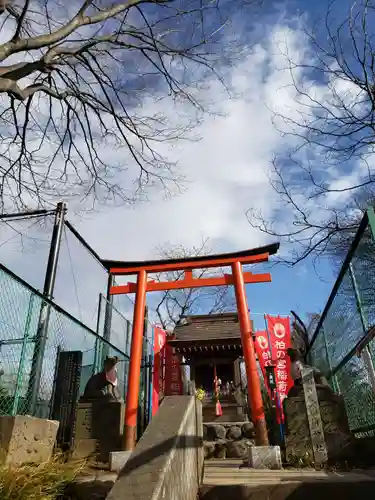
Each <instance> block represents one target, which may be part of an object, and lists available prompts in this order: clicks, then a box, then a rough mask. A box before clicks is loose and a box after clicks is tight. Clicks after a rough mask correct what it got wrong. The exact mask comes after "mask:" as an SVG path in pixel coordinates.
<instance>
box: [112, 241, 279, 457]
mask: <svg viewBox="0 0 375 500" xmlns="http://www.w3.org/2000/svg"><path fill="white" fill-rule="evenodd" d="M278 248H279V245H278V244H274V245H268V246H267V247H263V248H259V249H253V250H246V251H244V252H237V253H232V254H221V255H212V256H205V257H192V258H187V259H183V260H167V261H149V262H115V261H102V262H103V264H104V266H105V267H107V268H108V270H109V272H110V273H111V274H113V275H136V276H137V283H128V284H126V285H117V286H113V287H112V288H111V291H110V293H111V294H127V293H135V294H136V297H135V307H134V318H133V335H132V344H131V351H130V364H129V374H128V388H127V396H126V409H125V429H124V448H125V450H132V449H133V448H134V447H135V444H136V438H137V436H136V430H137V411H138V400H139V385H140V374H141V361H142V342H143V329H144V323H143V322H144V313H145V305H146V292H152V291H159V292H161V291H165V290H177V289H183V288H203V287H209V286H227V285H234V287H235V293H236V300H237V309H238V317H239V323H240V328H241V341H242V348H243V353H244V358H245V365H246V376H247V388H248V401H249V404H250V409H251V417H252V420H253V422H254V425H255V430H256V444H257V445H258V446H265V445H267V444H268V433H267V426H266V420H265V415H264V408H263V401H262V393H261V386H260V379H259V373H258V370H257V362H256V355H255V348H254V342H253V337H252V332H251V326H250V325H251V323H250V318H249V311H248V306H247V300H246V290H245V283H265V282H269V281H271V275H270V274H269V273H263V274H253V273H251V272H245V273H244V272H243V270H242V265H243V264H246V265H248V264H256V263H259V262H266V261H267V260H268V257H269V256H270V255H273V254H275V253H276V252H277V250H278ZM229 266H230V267H231V268H232V274H224V275H222V276H214V277H209V278H194V276H193V272H192V271H193V270H194V269H206V268H218V267H221V268H222V267H229ZM168 271H183V272H184V277H183V278H182V279H179V280H177V281H167V282H155V281H148V280H147V276H148V274H155V273H160V272H168Z"/></svg>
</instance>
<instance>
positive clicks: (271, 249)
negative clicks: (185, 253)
mask: <svg viewBox="0 0 375 500" xmlns="http://www.w3.org/2000/svg"><path fill="white" fill-rule="evenodd" d="M279 246H280V244H279V243H272V244H270V245H266V246H263V247H258V248H252V249H248V250H242V251H240V252H231V253H222V254H216V255H205V256H197V257H187V258H183V259H181V258H178V259H163V260H144V261H117V260H106V259H101V263H102V265H103V266H104V267H105V268H106V269H108V270H109V269H111V268H123V269H131V270H137V269H142V268H144V267H148V268H152V267H158V268H159V267H160V266H164V265H171V264H179V263H180V262H184V263H191V264H193V263H194V262H197V263H199V262H200V261H202V260H204V261H205V262H209V261H218V260H226V259H238V260H241V259H242V258H245V257H251V256H254V257H255V256H257V255H262V254H267V253H268V254H269V255H275V254H276V253H277V251H278V250H279ZM150 272H151V271H150Z"/></svg>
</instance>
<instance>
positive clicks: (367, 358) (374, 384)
mask: <svg viewBox="0 0 375 500" xmlns="http://www.w3.org/2000/svg"><path fill="white" fill-rule="evenodd" d="M349 273H350V277H351V279H352V283H353V288H354V294H355V300H356V303H357V309H358V312H359V315H360V317H361V323H362V327H363V331H364V333H365V335H366V333H367V330H368V324H367V320H366V318H365V315H364V314H363V308H362V303H361V297H360V295H359V291H358V285H357V280H356V278H355V275H354V272H353V266H352V263H350V264H349ZM361 356H362V359H363V362H364V364H365V366H366V369H367V372H368V376H369V379H370V384H371V388H372V390H373V393H374V394H375V369H374V363H373V361H372V357H371V353H370V351H369V348H368V345H366V346H365V347H364V348H363V349H362V351H361Z"/></svg>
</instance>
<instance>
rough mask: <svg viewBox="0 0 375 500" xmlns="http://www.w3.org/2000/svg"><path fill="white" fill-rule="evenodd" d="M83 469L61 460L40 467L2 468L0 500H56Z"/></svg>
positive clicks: (4, 466)
mask: <svg viewBox="0 0 375 500" xmlns="http://www.w3.org/2000/svg"><path fill="white" fill-rule="evenodd" d="M83 467H84V464H83V463H82V462H80V463H77V462H68V463H64V461H63V460H62V458H61V457H60V456H56V457H54V458H53V459H51V460H50V461H49V462H46V463H42V464H38V465H24V466H21V467H14V466H6V465H1V464H0V499H1V500H56V499H58V498H60V497H61V495H62V493H63V491H64V489H65V487H66V485H67V484H69V483H70V482H72V481H73V480H74V479H75V477H76V476H77V474H78V473H80V472H81V471H82V469H83Z"/></svg>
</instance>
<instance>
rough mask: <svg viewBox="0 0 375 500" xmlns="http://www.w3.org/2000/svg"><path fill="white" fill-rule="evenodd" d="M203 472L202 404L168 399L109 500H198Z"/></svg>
mask: <svg viewBox="0 0 375 500" xmlns="http://www.w3.org/2000/svg"><path fill="white" fill-rule="evenodd" d="M202 471H203V425H202V407H201V403H199V402H198V401H197V400H196V398H195V397H192V396H168V397H166V398H164V401H163V403H162V404H161V407H160V409H159V411H158V413H157V414H156V415H155V417H154V418H153V419H152V421H151V423H150V424H149V426H148V427H147V429H146V432H145V433H144V434H143V436H142V438H141V439H140V441H139V443H138V444H137V446H136V448H135V450H134V452H133V453H132V455H131V457H130V459H129V460H128V462H127V463H126V465H125V467H124V469H123V470H122V471H121V472H120V474H119V477H118V479H117V481H116V483H115V484H114V486H113V488H112V490H111V491H110V493H109V494H108V496H107V500H136V499H137V500H139V499H140V498H142V500H162V499H164V500H196V498H197V494H198V489H199V484H200V482H201V477H202Z"/></svg>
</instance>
